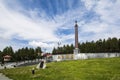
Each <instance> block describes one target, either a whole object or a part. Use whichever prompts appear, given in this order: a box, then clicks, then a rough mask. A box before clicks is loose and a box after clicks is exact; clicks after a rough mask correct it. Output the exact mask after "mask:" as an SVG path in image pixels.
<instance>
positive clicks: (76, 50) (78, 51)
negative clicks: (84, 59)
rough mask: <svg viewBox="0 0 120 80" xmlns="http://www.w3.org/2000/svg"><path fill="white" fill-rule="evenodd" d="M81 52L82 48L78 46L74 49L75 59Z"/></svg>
mask: <svg viewBox="0 0 120 80" xmlns="http://www.w3.org/2000/svg"><path fill="white" fill-rule="evenodd" d="M79 53H80V50H79V49H78V48H75V49H74V59H77V55H78V54H79Z"/></svg>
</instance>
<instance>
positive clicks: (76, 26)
mask: <svg viewBox="0 0 120 80" xmlns="http://www.w3.org/2000/svg"><path fill="white" fill-rule="evenodd" d="M79 52H80V51H79V48H78V25H77V21H75V49H74V59H77V54H78V53H79Z"/></svg>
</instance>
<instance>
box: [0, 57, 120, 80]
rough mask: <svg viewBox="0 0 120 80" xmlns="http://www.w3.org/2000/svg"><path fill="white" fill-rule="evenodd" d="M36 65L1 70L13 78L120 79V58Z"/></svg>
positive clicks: (44, 79) (52, 79) (35, 79)
mask: <svg viewBox="0 0 120 80" xmlns="http://www.w3.org/2000/svg"><path fill="white" fill-rule="evenodd" d="M33 67H36V66H28V67H20V68H14V69H6V70H0V73H3V74H5V75H6V76H8V77H9V78H11V79H13V80H120V58H101V59H88V60H75V61H62V62H51V63H48V64H47V68H46V69H40V70H37V69H36V70H35V75H32V74H31V69H32V68H33Z"/></svg>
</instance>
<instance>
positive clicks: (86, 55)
mask: <svg viewBox="0 0 120 80" xmlns="http://www.w3.org/2000/svg"><path fill="white" fill-rule="evenodd" d="M52 57H53V61H62V60H77V59H90V58H109V57H120V53H79V54H61V55H52Z"/></svg>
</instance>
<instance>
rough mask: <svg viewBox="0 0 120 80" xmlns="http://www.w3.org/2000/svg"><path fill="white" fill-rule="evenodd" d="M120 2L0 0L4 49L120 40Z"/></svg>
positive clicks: (0, 44) (0, 33) (0, 35)
mask: <svg viewBox="0 0 120 80" xmlns="http://www.w3.org/2000/svg"><path fill="white" fill-rule="evenodd" d="M119 8H120V0H0V50H2V49H3V48H4V47H6V46H12V47H13V48H14V49H15V50H17V49H18V48H22V47H26V46H27V47H33V48H35V47H37V46H40V47H42V49H43V50H44V49H46V51H47V52H51V50H52V49H53V47H57V46H58V45H57V43H58V42H61V46H62V45H64V44H74V22H75V20H77V21H78V25H79V42H86V41H92V40H98V39H100V38H101V39H104V38H105V39H107V38H108V37H117V38H120V11H119Z"/></svg>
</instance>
